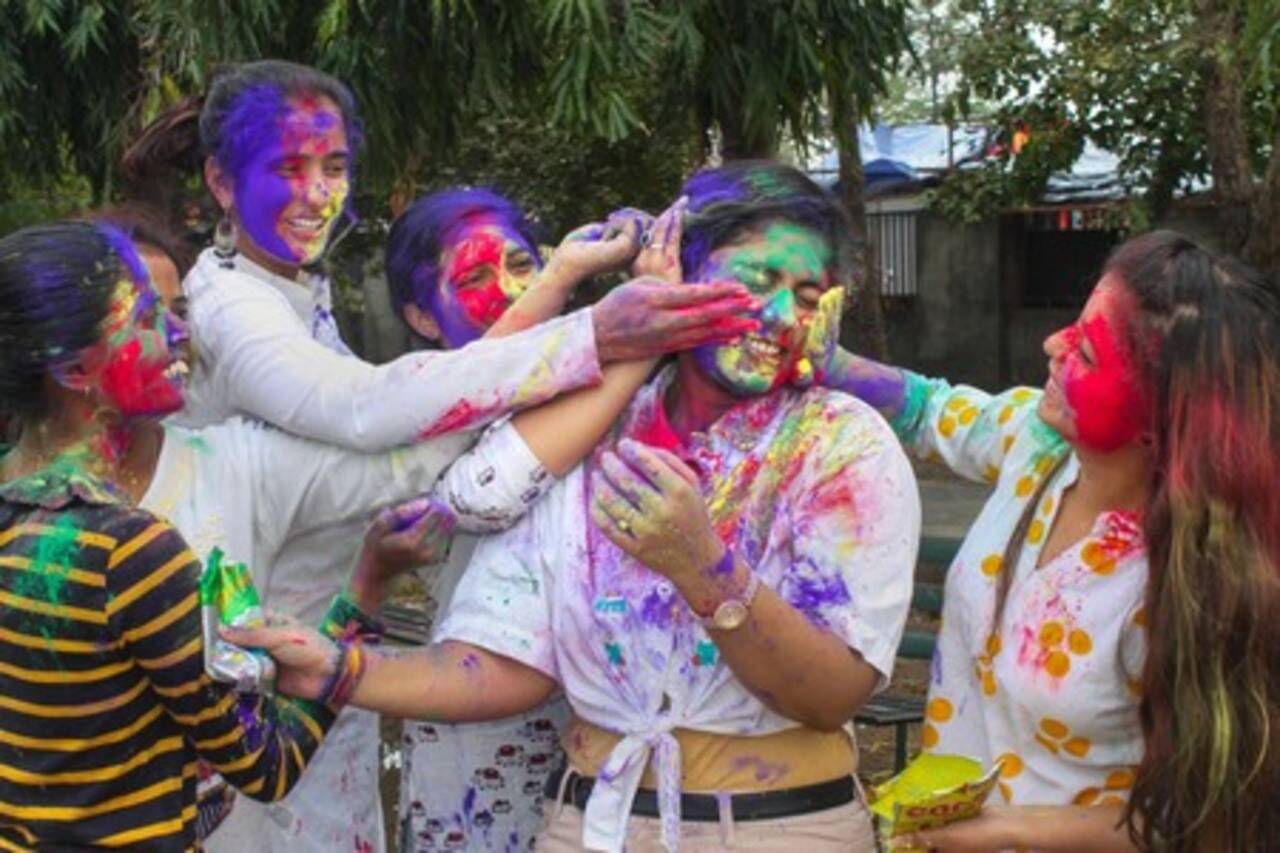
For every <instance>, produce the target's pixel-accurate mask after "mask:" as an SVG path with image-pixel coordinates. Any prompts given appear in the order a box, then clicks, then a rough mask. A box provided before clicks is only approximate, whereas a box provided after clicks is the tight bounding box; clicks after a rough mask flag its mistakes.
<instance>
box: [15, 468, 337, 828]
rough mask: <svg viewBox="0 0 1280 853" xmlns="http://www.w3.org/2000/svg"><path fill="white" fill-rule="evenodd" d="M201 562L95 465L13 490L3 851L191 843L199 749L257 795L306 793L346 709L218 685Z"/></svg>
mask: <svg viewBox="0 0 1280 853" xmlns="http://www.w3.org/2000/svg"><path fill="white" fill-rule="evenodd" d="M199 572H200V566H199V564H198V562H197V561H196V558H195V556H194V554H193V553H192V551H191V550H190V549H189V548H188V547H187V543H186V542H185V541H184V540H183V538H182V537H181V535H179V534H178V533H177V532H176V531H175V530H174V529H173V528H172V527H171V526H170V525H169V524H168V523H166V522H164V521H161V520H160V519H158V518H157V517H156V516H154V515H152V514H151V513H148V512H145V511H143V510H136V509H132V508H129V507H127V506H125V505H123V504H121V503H119V502H117V500H116V497H115V496H114V495H113V494H112V493H111V492H110V491H108V490H107V489H105V488H104V487H103V486H102V485H101V484H99V483H97V482H95V481H93V480H92V479H90V478H88V477H85V476H84V475H83V474H77V473H75V472H72V471H62V472H59V471H57V470H53V469H49V470H47V471H45V472H43V473H40V474H37V475H33V476H32V477H28V478H24V479H22V480H17V481H11V482H9V483H5V484H4V485H3V486H0V601H2V602H3V605H4V606H3V607H0V847H3V848H4V849H8V850H26V849H35V848H40V849H69V848H80V847H84V846H128V847H134V848H139V847H144V848H145V849H148V850H187V849H192V848H193V847H194V845H195V843H196V834H195V818H196V807H195V800H196V758H197V756H199V757H202V758H204V759H206V760H208V761H210V762H212V763H213V764H214V766H216V767H217V768H218V770H219V771H220V772H221V773H222V774H223V775H224V776H226V777H227V778H228V779H229V780H230V781H231V782H232V784H234V785H235V786H236V787H238V788H239V789H240V790H242V791H244V792H245V793H247V794H248V795H250V796H252V797H256V798H260V799H264V800H270V799H278V798H280V797H282V796H284V794H285V793H286V792H288V791H289V790H290V789H291V788H292V787H293V785H294V783H295V782H296V781H297V780H298V778H299V775H300V774H301V773H302V771H303V770H304V769H305V768H306V766H307V763H308V761H309V760H310V758H311V756H312V754H313V752H314V751H315V749H316V747H317V746H318V745H319V743H320V741H321V739H322V738H323V737H324V732H325V731H326V730H327V729H328V728H329V726H330V724H331V723H332V721H333V715H332V713H331V712H330V711H329V710H328V709H326V708H324V707H323V706H320V705H317V704H315V703H310V702H303V701H299V700H289V699H283V698H279V697H276V698H266V699H264V698H262V697H257V696H248V695H246V696H244V697H237V696H236V695H235V694H233V693H232V692H231V691H230V690H229V688H228V687H227V686H226V685H222V684H217V683H214V682H211V681H210V680H209V678H208V677H207V675H206V674H205V672H204V646H203V640H202V636H201V630H200V607H199V604H198V596H197V586H198V582H199Z"/></svg>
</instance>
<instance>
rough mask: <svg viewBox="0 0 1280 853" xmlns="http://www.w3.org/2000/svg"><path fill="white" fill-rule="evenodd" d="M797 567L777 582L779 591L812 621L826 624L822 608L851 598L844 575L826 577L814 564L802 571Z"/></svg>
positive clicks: (844, 602)
mask: <svg viewBox="0 0 1280 853" xmlns="http://www.w3.org/2000/svg"><path fill="white" fill-rule="evenodd" d="M797 568H798V567H797ZM797 568H793V570H792V571H791V572H788V573H787V575H786V576H785V577H784V578H783V579H782V582H781V583H780V584H779V585H778V594H779V595H781V596H782V598H784V599H785V600H786V601H788V602H789V603H790V604H791V606H792V607H794V608H796V609H797V610H799V611H800V612H801V613H803V614H804V615H805V617H806V618H808V620H809V621H810V622H812V623H814V624H815V625H817V626H819V627H826V626H827V621H826V619H825V618H824V617H823V616H822V610H823V609H824V608H828V607H834V606H839V605H844V604H848V603H849V602H850V601H852V600H853V599H852V597H851V596H850V595H849V588H848V587H847V586H845V583H844V579H843V578H841V577H839V576H836V577H825V576H823V575H822V574H820V573H819V572H818V571H817V569H816V567H814V566H812V565H808V566H806V567H804V568H802V569H799V570H797Z"/></svg>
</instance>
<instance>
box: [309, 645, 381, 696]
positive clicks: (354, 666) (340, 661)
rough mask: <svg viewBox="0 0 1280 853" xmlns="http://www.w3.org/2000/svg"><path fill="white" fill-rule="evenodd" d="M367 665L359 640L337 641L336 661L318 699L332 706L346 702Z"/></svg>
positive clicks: (366, 658)
mask: <svg viewBox="0 0 1280 853" xmlns="http://www.w3.org/2000/svg"><path fill="white" fill-rule="evenodd" d="M368 665H369V658H368V654H367V653H366V652H365V650H364V648H363V644H362V643H361V642H360V641H359V640H356V641H347V640H341V641H339V642H338V651H337V661H336V662H335V665H334V668H333V673H332V674H330V676H329V680H328V681H326V682H325V685H324V687H323V688H321V691H320V697H319V698H320V701H321V702H323V703H324V704H326V705H329V706H330V707H334V708H340V707H342V706H343V705H345V704H347V702H349V701H350V700H351V696H352V695H353V694H354V693H355V692H356V687H357V686H358V685H359V684H360V680H361V679H362V678H364V673H365V670H366V669H367V668H368Z"/></svg>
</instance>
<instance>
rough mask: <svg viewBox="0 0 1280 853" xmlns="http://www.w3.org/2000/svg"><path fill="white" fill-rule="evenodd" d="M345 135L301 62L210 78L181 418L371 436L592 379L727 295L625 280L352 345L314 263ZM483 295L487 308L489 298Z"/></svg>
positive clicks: (622, 254)
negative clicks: (454, 343)
mask: <svg viewBox="0 0 1280 853" xmlns="http://www.w3.org/2000/svg"><path fill="white" fill-rule="evenodd" d="M361 138H362V137H361V131H360V123H359V120H358V118H357V115H356V107H355V102H354V100H353V98H352V96H351V94H350V92H349V91H348V90H347V88H346V87H345V86H343V85H342V84H341V83H339V82H338V81H337V80H335V79H334V78H332V77H330V76H329V75H327V74H324V73H322V72H319V71H316V70H315V69H312V68H308V67H305V66H300V65H295V64H293V63H288V62H280V61H271V60H268V61H262V62H253V63H248V64H245V65H240V66H235V67H233V68H232V69H231V70H230V71H228V72H227V73H225V74H223V75H222V76H220V77H218V78H217V79H216V80H215V81H214V83H213V86H212V88H211V90H210V92H209V94H208V96H207V97H206V98H205V101H204V106H203V109H202V111H201V114H200V139H201V144H202V146H203V148H204V150H205V153H206V155H207V156H206V160H205V179H206V183H207V184H208V187H209V189H210V191H211V192H212V193H213V195H214V197H215V198H216V200H217V202H218V205H219V206H220V207H221V209H222V211H223V218H222V220H221V221H220V222H219V224H218V230H217V235H216V239H215V243H216V245H215V246H214V247H213V248H211V249H208V250H206V251H205V252H203V253H202V254H201V256H200V258H199V260H198V261H197V263H196V266H195V268H194V269H193V270H192V272H191V274H190V275H188V276H187V279H186V281H185V282H184V289H185V290H186V292H187V296H188V297H189V298H190V301H191V322H192V333H193V337H194V339H195V340H196V342H197V364H196V366H195V371H194V373H193V376H192V381H191V388H190V394H189V399H188V404H187V409H186V411H185V413H184V420H185V421H186V422H187V423H189V424H202V423H209V422H216V421H218V420H221V419H223V418H226V417H228V416H230V415H232V414H236V413H240V414H245V415H249V416H252V417H256V418H259V419H261V420H264V421H267V422H268V423H272V424H274V425H276V426H279V427H281V428H283V429H286V430H288V431H290V432H293V433H295V434H298V435H303V436H306V437H309V438H314V439H317V440H320V441H327V442H330V443H333V444H338V445H341V446H344V447H350V448H353V449H359V450H381V449H386V448H388V447H394V446H397V445H401V444H409V443H412V442H414V441H420V440H423V439H425V438H430V437H432V436H436V435H440V434H443V433H445V432H451V431H456V430H459V429H467V428H476V427H479V426H483V425H484V424H485V423H486V422H488V421H490V420H492V419H493V418H495V417H497V416H499V415H501V414H503V413H505V412H508V411H511V410H513V409H518V408H523V407H526V406H529V405H532V404H535V403H538V402H541V401H543V400H546V399H549V398H550V397H552V396H555V395H556V394H558V393H562V392H564V391H569V390H573V389H574V388H578V387H583V386H586V385H591V384H595V383H596V382H598V381H599V369H600V366H601V365H603V364H605V363H608V362H611V361H617V360H621V359H625V358H629V357H635V356H648V355H652V354H658V353H660V352H665V351H669V350H670V349H671V342H670V341H669V340H664V336H666V337H672V336H674V337H675V338H677V339H678V338H680V337H682V336H683V337H690V336H692V337H698V336H700V335H701V336H707V335H708V334H709V327H710V326H711V325H712V323H713V322H714V321H715V320H716V319H718V318H720V317H723V316H725V315H726V314H729V313H732V312H733V311H734V310H736V309H737V307H738V306H735V305H732V304H725V300H723V299H721V297H724V296H725V295H726V293H728V292H729V289H727V288H723V287H719V288H717V287H708V288H700V289H697V290H696V291H695V293H694V294H693V295H692V296H690V297H688V298H684V297H677V296H671V295H669V294H668V295H663V296H655V294H654V292H653V290H652V288H651V287H648V286H646V285H645V284H643V283H634V284H633V285H630V286H629V287H628V288H624V291H625V292H624V293H623V294H621V295H620V297H619V298H617V299H614V300H612V301H606V302H602V303H601V304H599V305H596V306H593V307H592V308H590V309H586V310H584V311H581V312H576V313H574V314H572V315H569V316H568V317H564V318H560V319H556V320H553V321H550V322H548V323H545V324H542V325H541V326H539V327H538V328H536V329H529V330H527V331H524V332H522V333H521V334H520V335H519V336H515V337H513V338H512V339H511V340H497V339H495V338H490V339H486V340H483V341H476V342H474V343H473V344H472V345H471V346H470V347H468V348H466V349H465V351H459V352H457V353H412V354H410V355H407V356H404V357H402V358H400V359H397V360H396V361H393V362H391V363H390V364H386V365H382V366H374V365H370V364H366V363H364V362H362V361H360V360H358V359H355V358H352V357H351V353H350V350H349V349H348V348H347V347H346V345H345V344H344V343H343V342H342V339H341V336H340V334H339V331H338V327H337V324H336V322H335V320H334V317H333V313H332V306H331V298H330V289H329V282H328V280H327V279H326V278H325V277H324V275H323V274H322V273H321V271H320V269H319V265H320V263H321V262H322V261H323V259H324V256H325V253H326V252H327V250H328V248H329V246H330V245H331V243H332V242H333V241H334V240H335V239H337V237H338V236H340V234H339V232H340V231H341V229H342V228H343V227H348V226H349V224H350V223H351V222H352V221H353V214H352V212H351V209H350V195H351V186H350V182H351V176H352V164H353V162H354V160H355V157H356V154H357V152H358V150H359V147H360V143H361ZM632 245H633V239H632V235H631V234H628V233H619V234H618V235H617V236H616V237H615V238H614V240H613V241H612V242H611V243H610V244H609V245H608V246H605V247H603V248H602V251H600V252H599V253H598V254H599V257H598V258H597V259H595V260H596V263H598V264H600V265H601V266H602V267H603V268H608V267H609V266H610V265H616V266H622V265H625V263H626V262H627V260H629V257H630V254H629V251H628V250H629V247H630V246H632ZM487 250H488V249H487V248H486V251H487ZM471 261H472V262H475V261H476V259H475V258H473V259H471ZM595 271H598V270H588V272H595ZM628 296H630V297H631V298H630V299H628V298H626V297H628ZM490 301H491V303H492V304H491V305H490V306H489V308H490V309H492V308H494V307H495V306H496V305H497V302H498V300H490ZM676 302H679V304H678V305H677V304H675V303H676ZM690 309H692V310H690ZM627 315H629V316H627Z"/></svg>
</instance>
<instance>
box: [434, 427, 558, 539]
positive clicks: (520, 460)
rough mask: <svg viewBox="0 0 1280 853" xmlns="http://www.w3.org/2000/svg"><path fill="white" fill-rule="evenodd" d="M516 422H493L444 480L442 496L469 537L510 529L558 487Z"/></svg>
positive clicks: (438, 489) (441, 479) (438, 490)
mask: <svg viewBox="0 0 1280 853" xmlns="http://www.w3.org/2000/svg"><path fill="white" fill-rule="evenodd" d="M555 482H556V481H555V478H554V477H553V476H551V474H550V473H549V472H548V471H547V469H546V468H544V467H543V466H542V463H541V462H539V461H538V457H537V456H536V455H534V453H533V451H532V450H531V449H529V445H528V444H527V443H526V442H525V440H524V439H523V438H522V437H521V436H520V431H519V430H517V429H516V428H515V426H513V425H512V423H511V421H510V420H509V419H508V420H504V421H502V422H500V423H497V424H493V425H492V426H490V427H489V428H488V429H487V430H485V432H484V434H483V435H482V436H481V437H480V441H479V442H477V444H476V445H475V447H473V448H471V449H470V450H469V451H467V452H466V453H464V454H462V456H460V457H459V458H458V460H457V461H456V462H454V463H453V464H452V465H450V466H449V470H448V471H446V472H445V473H444V476H443V477H441V478H440V483H439V484H438V485H437V486H436V494H437V495H438V496H439V497H440V498H442V499H443V500H444V501H445V502H446V503H447V504H448V505H449V506H450V508H452V509H453V512H454V515H456V516H457V521H458V529H459V530H463V531H466V532H468V533H494V532H497V531H499V530H506V529H507V528H508V527H510V526H511V525H513V524H515V523H516V521H517V520H518V519H519V518H520V517H521V516H522V515H524V514H525V513H526V512H528V511H529V507H531V506H533V504H534V503H535V502H537V500H538V499H539V498H540V497H542V496H543V495H544V494H546V492H547V490H548V489H550V488H551V487H552V486H553V485H555Z"/></svg>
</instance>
